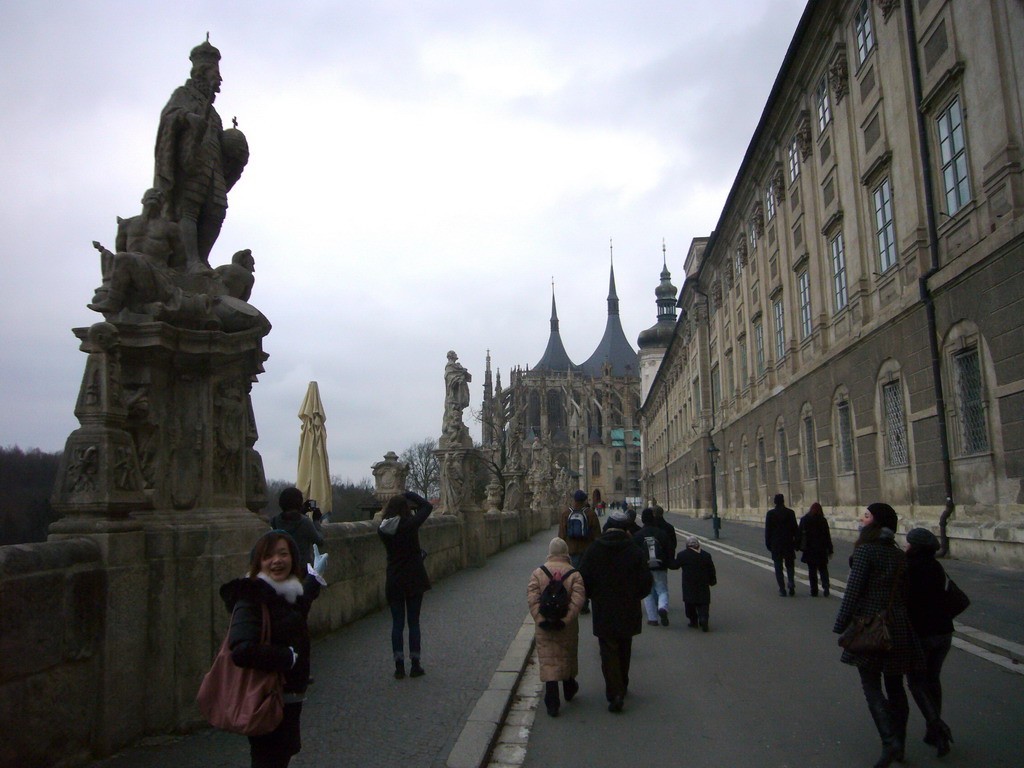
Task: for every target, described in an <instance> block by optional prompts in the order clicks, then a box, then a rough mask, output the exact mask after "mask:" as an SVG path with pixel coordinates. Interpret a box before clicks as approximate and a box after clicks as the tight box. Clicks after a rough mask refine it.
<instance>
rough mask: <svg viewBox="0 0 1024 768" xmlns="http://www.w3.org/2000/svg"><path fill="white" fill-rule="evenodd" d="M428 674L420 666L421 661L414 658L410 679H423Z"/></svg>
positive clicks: (410, 669)
mask: <svg viewBox="0 0 1024 768" xmlns="http://www.w3.org/2000/svg"><path fill="white" fill-rule="evenodd" d="M425 674H427V673H426V672H424V671H423V667H421V666H420V660H419V659H417V658H415V657H414V658H413V660H412V667H410V668H409V677H423V676H424V675H425Z"/></svg>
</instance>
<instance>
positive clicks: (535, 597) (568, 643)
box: [526, 537, 587, 717]
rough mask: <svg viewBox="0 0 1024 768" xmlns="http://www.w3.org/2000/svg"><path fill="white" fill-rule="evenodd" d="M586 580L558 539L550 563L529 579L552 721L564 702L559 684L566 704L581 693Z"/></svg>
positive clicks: (550, 552) (529, 597)
mask: <svg viewBox="0 0 1024 768" xmlns="http://www.w3.org/2000/svg"><path fill="white" fill-rule="evenodd" d="M586 596H587V595H586V591H585V590H584V588H583V577H582V576H580V573H579V571H577V570H576V569H575V568H573V567H572V564H571V563H570V561H569V547H568V545H567V543H566V542H565V541H564V540H563V539H560V538H558V537H555V538H553V539H552V540H551V543H550V545H549V546H548V559H547V560H546V561H545V563H544V565H542V566H541V567H540V568H537V569H536V570H534V572H533V573H532V574H531V575H530V583H529V584H528V585H527V587H526V602H527V605H529V607H530V614H531V615H532V616H533V620H534V622H535V623H536V638H537V659H538V660H539V661H540V679H541V682H543V683H544V705H545V706H546V707H547V710H548V714H549V715H550V716H551V717H558V709H559V706H560V705H561V700H560V699H559V696H558V683H559V682H561V683H562V688H563V691H564V692H565V700H566V701H572V697H573V696H575V695H576V692H577V691H578V690H579V689H580V686H579V683H577V682H576V675H577V674H579V662H578V660H577V651H578V648H579V636H580V626H579V620H578V619H579V615H580V611H582V610H583V604H584V603H585V602H586Z"/></svg>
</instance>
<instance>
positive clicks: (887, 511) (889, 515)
mask: <svg viewBox="0 0 1024 768" xmlns="http://www.w3.org/2000/svg"><path fill="white" fill-rule="evenodd" d="M868 512H870V513H871V516H872V517H873V518H875V524H876V525H878V526H880V527H882V528H888V529H889V530H890V531H892V532H893V533H896V529H897V528H898V527H899V517H898V516H897V515H896V510H895V509H893V508H892V507H890V506H889V505H888V504H886V503H885V502H884V501H876V502H875V503H874V504H869V505H868Z"/></svg>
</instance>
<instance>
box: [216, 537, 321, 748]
mask: <svg viewBox="0 0 1024 768" xmlns="http://www.w3.org/2000/svg"><path fill="white" fill-rule="evenodd" d="M321 557H326V556H321ZM302 562H303V560H302V559H301V557H300V555H299V550H298V546H297V545H296V544H295V540H294V539H293V538H292V537H291V536H289V535H288V534H287V533H285V532H284V531H280V530H273V531H269V532H268V533H265V534H263V536H261V537H260V538H259V540H258V541H257V542H256V546H255V547H253V550H252V554H251V555H250V558H249V572H248V574H247V575H246V577H245V578H241V579H235V580H233V581H230V582H228V583H227V584H225V585H224V586H222V587H221V588H220V596H221V598H222V599H223V600H224V604H225V605H226V606H227V608H228V610H229V611H231V612H232V616H231V628H230V629H229V631H228V645H229V647H230V648H231V658H232V660H233V661H234V662H235V664H236V665H238V666H239V667H253V668H256V669H265V670H270V671H274V672H280V673H282V674H283V676H284V689H283V700H284V708H283V710H284V715H283V717H282V719H281V723H280V724H279V725H278V726H277V728H275V729H274V730H273V731H271V732H270V733H267V734H264V735H261V736H249V737H248V738H249V754H250V757H251V759H252V768H287V766H288V763H289V762H290V761H291V758H292V755H294V754H297V753H298V752H299V750H300V749H301V748H302V741H301V738H300V735H299V719H300V716H301V714H302V702H303V700H304V699H305V693H306V686H307V685H308V684H309V651H310V642H309V628H308V626H307V624H306V619H307V617H308V615H309V608H310V606H311V604H312V602H313V601H314V600H315V599H316V598H317V597H318V596H319V594H320V586H321V584H323V583H324V582H323V579H322V577H321V576H320V574H319V573H318V572H317V571H314V570H313V567H314V566H312V565H311V566H309V567H308V571H309V573H308V574H304V573H303V572H302V569H301V564H302ZM315 565H317V566H320V567H321V568H322V563H321V562H318V563H316V564H315ZM302 577H305V579H304V580H303V578H302ZM264 608H265V609H266V610H267V613H268V614H269V617H270V642H269V643H267V642H262V640H263V638H262V637H261V635H262V627H263V614H264Z"/></svg>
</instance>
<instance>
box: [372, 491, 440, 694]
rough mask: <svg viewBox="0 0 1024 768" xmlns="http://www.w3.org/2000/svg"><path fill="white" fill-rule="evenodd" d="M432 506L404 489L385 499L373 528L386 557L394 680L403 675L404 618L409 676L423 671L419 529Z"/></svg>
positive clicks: (425, 585)
mask: <svg viewBox="0 0 1024 768" xmlns="http://www.w3.org/2000/svg"><path fill="white" fill-rule="evenodd" d="M413 506H415V511H413ZM433 509H434V508H433V506H432V505H431V504H430V502H429V501H427V500H426V499H424V498H423V497H422V496H419V495H418V494H415V493H413V492H412V491H406V492H405V493H404V494H402V495H400V496H392V497H391V498H390V499H389V500H388V503H387V505H386V506H385V507H384V514H383V519H382V522H381V524H380V527H379V528H378V529H377V534H378V535H379V536H380V540H381V541H382V542H384V549H385V550H387V556H388V570H387V581H386V582H385V584H384V597H385V598H387V601H388V605H389V606H390V608H391V652H392V654H393V656H394V659H395V678H396V679H398V680H401V679H402V678H404V677H405V654H404V646H405V636H404V635H405V622H406V618H408V621H409V658H410V659H411V661H412V665H411V668H410V670H409V675H410V676H411V677H420V676H422V675H423V674H424V671H423V666H422V665H421V663H420V651H421V638H420V608H421V607H422V606H423V593H424V592H426V591H427V590H428V589H430V579H429V578H428V577H427V569H426V567H425V566H424V565H423V557H424V554H423V550H422V549H421V548H420V535H419V530H420V526H421V525H423V523H424V522H426V519H427V518H428V517H429V516H430V513H431V511H432V510H433Z"/></svg>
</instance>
